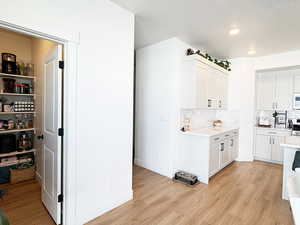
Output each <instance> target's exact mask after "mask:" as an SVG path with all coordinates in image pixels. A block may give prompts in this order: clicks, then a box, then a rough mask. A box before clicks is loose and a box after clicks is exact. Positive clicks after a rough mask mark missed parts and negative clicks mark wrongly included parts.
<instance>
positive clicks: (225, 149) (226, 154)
mask: <svg viewBox="0 0 300 225" xmlns="http://www.w3.org/2000/svg"><path fill="white" fill-rule="evenodd" d="M228 142H229V139H225V140H223V141H221V142H220V144H219V151H220V159H221V161H220V168H221V169H222V168H224V167H225V166H227V165H228V164H229V163H231V162H232V161H231V152H230V150H231V149H230V148H229V145H228Z"/></svg>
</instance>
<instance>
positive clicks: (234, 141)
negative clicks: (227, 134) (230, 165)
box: [228, 136, 239, 161]
mask: <svg viewBox="0 0 300 225" xmlns="http://www.w3.org/2000/svg"><path fill="white" fill-rule="evenodd" d="M228 145H229V149H230V150H229V151H230V154H231V161H234V160H236V159H237V157H238V150H239V148H238V145H239V143H238V136H234V137H231V138H230V139H229V144H228Z"/></svg>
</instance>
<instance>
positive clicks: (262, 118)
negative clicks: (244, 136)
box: [258, 111, 271, 127]
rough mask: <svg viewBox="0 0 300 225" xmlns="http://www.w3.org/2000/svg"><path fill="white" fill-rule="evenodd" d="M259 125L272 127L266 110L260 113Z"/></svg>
mask: <svg viewBox="0 0 300 225" xmlns="http://www.w3.org/2000/svg"><path fill="white" fill-rule="evenodd" d="M258 126H259V127H271V123H270V117H269V116H268V115H267V114H266V113H265V111H261V112H260V113H259V117H258Z"/></svg>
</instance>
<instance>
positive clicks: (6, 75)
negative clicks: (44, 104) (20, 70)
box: [0, 73, 35, 79]
mask: <svg viewBox="0 0 300 225" xmlns="http://www.w3.org/2000/svg"><path fill="white" fill-rule="evenodd" d="M0 77H13V78H20V79H34V78H35V77H33V76H24V75H16V74H8V73H0Z"/></svg>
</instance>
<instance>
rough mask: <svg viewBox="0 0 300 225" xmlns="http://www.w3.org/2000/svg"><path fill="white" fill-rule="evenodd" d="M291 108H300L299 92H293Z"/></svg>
mask: <svg viewBox="0 0 300 225" xmlns="http://www.w3.org/2000/svg"><path fill="white" fill-rule="evenodd" d="M293 108H294V109H300V93H299V94H294V99H293Z"/></svg>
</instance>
